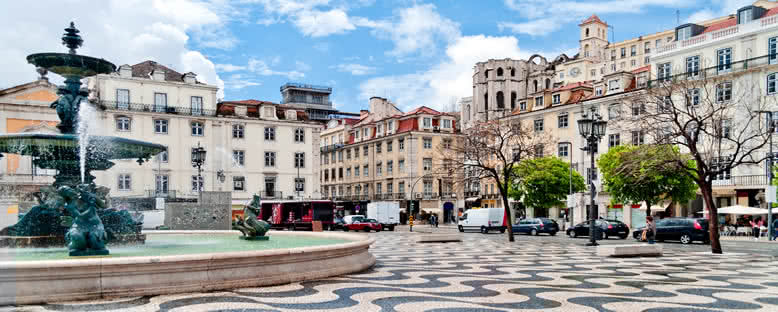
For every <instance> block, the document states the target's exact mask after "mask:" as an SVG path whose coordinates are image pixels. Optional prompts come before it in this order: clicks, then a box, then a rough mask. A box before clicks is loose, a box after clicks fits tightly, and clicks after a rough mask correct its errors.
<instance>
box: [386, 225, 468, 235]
mask: <svg viewBox="0 0 778 312" xmlns="http://www.w3.org/2000/svg"><path fill="white" fill-rule="evenodd" d="M409 228H410V227H409V226H408V225H407V224H406V225H402V224H401V225H398V226H395V227H394V231H395V232H410V230H409ZM413 231H414V232H426V233H429V232H430V231H433V232H451V231H459V229H458V228H457V226H456V225H455V224H439V225H438V227H437V228H436V227H434V226H430V225H429V224H414V225H413Z"/></svg>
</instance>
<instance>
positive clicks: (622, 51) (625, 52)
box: [621, 48, 627, 58]
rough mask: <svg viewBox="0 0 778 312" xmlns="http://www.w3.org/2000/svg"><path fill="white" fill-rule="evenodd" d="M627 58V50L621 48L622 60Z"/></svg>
mask: <svg viewBox="0 0 778 312" xmlns="http://www.w3.org/2000/svg"><path fill="white" fill-rule="evenodd" d="M625 57H627V48H621V58H625Z"/></svg>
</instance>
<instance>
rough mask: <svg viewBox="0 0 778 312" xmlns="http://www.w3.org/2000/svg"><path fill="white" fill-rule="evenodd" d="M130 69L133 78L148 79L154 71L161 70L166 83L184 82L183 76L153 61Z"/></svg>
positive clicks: (141, 63)
mask: <svg viewBox="0 0 778 312" xmlns="http://www.w3.org/2000/svg"><path fill="white" fill-rule="evenodd" d="M130 67H131V68H132V76H133V77H137V78H147V79H148V78H149V77H150V76H149V75H150V74H151V73H152V72H153V71H154V70H162V71H164V72H165V80H166V81H178V82H184V75H182V74H181V73H179V72H177V71H175V70H172V69H170V68H168V67H166V66H164V65H160V64H159V63H157V62H154V61H145V62H140V63H138V64H135V65H132V66H130Z"/></svg>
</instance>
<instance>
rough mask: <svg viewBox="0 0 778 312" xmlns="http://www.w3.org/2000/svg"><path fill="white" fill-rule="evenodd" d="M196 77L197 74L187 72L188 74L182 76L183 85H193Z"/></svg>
mask: <svg viewBox="0 0 778 312" xmlns="http://www.w3.org/2000/svg"><path fill="white" fill-rule="evenodd" d="M196 77H197V74H195V73H193V72H188V73H186V74H184V83H190V84H195V83H197V78H196Z"/></svg>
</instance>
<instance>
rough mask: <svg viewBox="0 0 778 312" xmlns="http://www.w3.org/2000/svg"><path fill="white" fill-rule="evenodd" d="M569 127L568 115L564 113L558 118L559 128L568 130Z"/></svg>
mask: <svg viewBox="0 0 778 312" xmlns="http://www.w3.org/2000/svg"><path fill="white" fill-rule="evenodd" d="M567 125H568V115H567V113H562V114H559V116H557V127H559V128H567Z"/></svg>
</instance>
